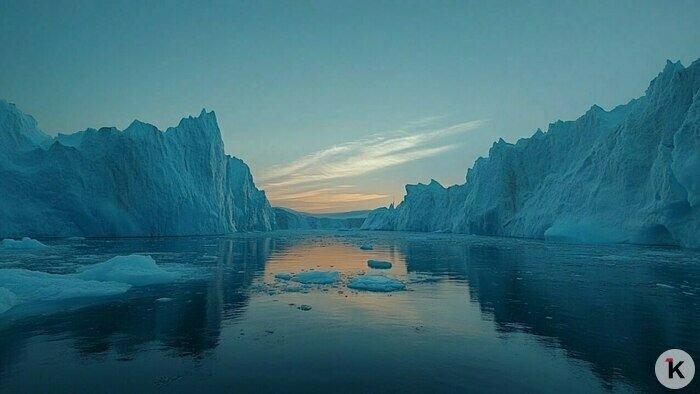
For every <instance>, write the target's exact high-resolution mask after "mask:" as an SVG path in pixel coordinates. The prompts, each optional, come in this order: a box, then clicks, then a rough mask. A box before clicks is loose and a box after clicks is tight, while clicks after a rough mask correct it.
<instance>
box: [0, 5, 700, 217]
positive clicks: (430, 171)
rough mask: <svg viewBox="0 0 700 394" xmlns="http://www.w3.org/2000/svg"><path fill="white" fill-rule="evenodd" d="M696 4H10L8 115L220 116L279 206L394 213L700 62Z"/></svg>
mask: <svg viewBox="0 0 700 394" xmlns="http://www.w3.org/2000/svg"><path fill="white" fill-rule="evenodd" d="M698 20H700V1H695V0H693V1H681V0H670V1H625V0H617V1H581V0H579V1H521V2H514V1H488V2H484V1H467V0H465V1H454V2H453V1H408V0H402V1H377V0H373V1H303V0H295V1H243V2H241V1H223V2H216V1H198V2H194V1H101V0H98V1H38V2H36V1H31V0H21V1H15V0H3V1H0V98H4V99H6V100H8V101H10V102H14V103H16V104H17V106H18V107H19V108H20V109H22V110H23V111H24V112H26V113H29V114H31V115H33V116H34V117H35V118H36V119H37V120H38V122H39V127H40V128H41V129H42V130H44V131H45V132H47V133H48V134H52V135H55V134H56V133H58V132H63V133H69V132H75V131H79V130H84V129H86V128H88V127H94V128H98V127H103V126H116V127H118V128H120V129H123V128H126V127H127V126H128V125H129V124H130V123H131V122H132V121H133V120H134V119H139V120H141V121H144V122H148V123H152V124H154V125H156V126H158V127H159V128H161V129H165V128H167V127H169V126H174V125H177V123H178V122H179V120H180V118H182V117H186V116H189V115H197V114H199V113H200V111H201V109H202V108H206V109H207V110H214V111H215V112H216V115H217V119H218V121H219V127H220V129H221V132H222V138H223V140H224V143H225V146H226V152H227V153H229V154H231V155H234V156H237V157H239V158H241V159H243V160H244V161H245V162H246V163H247V164H248V165H249V166H250V167H251V170H252V172H253V175H254V177H255V181H256V184H257V185H258V187H260V188H262V189H264V190H266V192H267V195H268V198H270V200H271V202H272V204H273V205H277V206H286V207H290V208H294V209H298V210H301V211H308V212H338V211H348V210H359V209H370V208H375V207H378V206H385V205H388V204H389V203H391V202H392V201H396V202H399V201H400V200H401V199H402V197H403V195H404V194H405V189H404V186H405V184H407V183H418V182H422V183H427V182H429V181H430V180H431V179H435V180H437V181H439V182H440V183H442V184H443V185H445V186H447V185H452V184H455V183H463V182H464V180H465V175H466V170H467V168H469V167H470V166H471V165H472V164H473V162H474V160H475V159H476V158H478V157H479V156H486V155H487V154H488V149H489V147H490V146H491V145H492V144H493V142H494V141H496V140H498V138H503V139H505V140H506V141H509V142H515V141H516V140H517V139H519V138H523V137H528V136H530V135H532V134H533V133H534V131H535V130H536V129H537V128H542V129H543V130H546V128H547V126H548V124H549V123H552V122H554V121H556V120H559V119H562V120H569V119H575V118H577V117H579V116H580V115H582V114H583V113H584V112H585V111H586V110H587V109H588V108H590V107H591V106H592V105H593V104H597V105H600V106H601V107H603V108H605V109H611V108H612V107H614V106H615V105H618V104H622V103H626V102H627V101H629V100H630V99H632V98H635V97H638V96H641V95H643V94H644V90H645V89H646V87H647V86H648V84H649V81H650V80H651V79H653V78H654V77H655V76H656V74H658V73H659V72H660V71H661V69H662V68H663V66H664V64H665V61H666V59H671V60H674V61H675V60H681V61H682V62H683V64H685V65H688V64H690V63H691V62H692V61H694V60H695V59H697V58H699V57H700V23H698Z"/></svg>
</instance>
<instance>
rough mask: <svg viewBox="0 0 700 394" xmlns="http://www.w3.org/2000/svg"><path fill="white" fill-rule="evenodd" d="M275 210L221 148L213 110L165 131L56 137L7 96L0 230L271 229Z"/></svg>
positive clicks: (78, 233)
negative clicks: (45, 130) (40, 126)
mask: <svg viewBox="0 0 700 394" xmlns="http://www.w3.org/2000/svg"><path fill="white" fill-rule="evenodd" d="M274 227H275V223H274V213H273V211H272V208H271V207H270V204H269V202H268V200H267V198H266V197H265V193H264V192H263V191H260V190H258V189H257V188H256V187H255V183H254V182H253V177H252V175H251V173H250V169H249V168H248V166H247V165H246V164H245V163H244V162H243V161H241V160H239V159H237V158H235V157H232V156H229V155H227V154H226V153H225V152H224V144H223V141H222V139H221V132H220V130H219V127H218V124H217V120H216V116H215V114H214V112H207V111H205V110H202V112H201V114H200V115H199V116H198V117H188V118H184V119H182V120H181V121H180V123H179V124H178V125H177V126H176V127H171V128H168V129H167V130H165V131H160V130H158V129H157V128H156V127H155V126H152V125H150V124H147V123H143V122H140V121H134V122H133V123H132V124H131V125H130V126H129V127H127V128H126V129H125V130H123V131H122V130H118V129H116V128H114V127H104V128H101V129H87V130H84V131H80V132H77V133H74V134H70V135H65V134H59V135H58V136H56V137H50V136H48V135H46V134H44V133H43V132H42V131H41V130H39V129H38V127H37V123H36V121H35V120H34V118H32V117H31V116H29V115H26V114H24V113H23V112H22V111H20V110H19V109H18V108H17V107H16V106H15V105H14V104H10V103H8V102H6V101H4V100H0V237H15V238H16V237H20V236H30V237H40V236H49V237H121V236H180V235H209V234H227V233H232V232H240V231H268V230H272V229H274Z"/></svg>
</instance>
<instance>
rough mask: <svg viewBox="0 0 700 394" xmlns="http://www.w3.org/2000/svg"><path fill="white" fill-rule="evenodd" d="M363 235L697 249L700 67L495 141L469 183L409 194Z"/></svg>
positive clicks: (672, 70)
mask: <svg viewBox="0 0 700 394" xmlns="http://www.w3.org/2000/svg"><path fill="white" fill-rule="evenodd" d="M362 228H363V229H372V230H406V231H449V232H455V233H467V234H478V235H498V236H510V237H527V238H544V239H548V240H553V241H564V242H577V243H640V244H669V245H680V246H684V247H694V248H697V247H700V60H697V61H695V62H694V63H693V64H692V65H691V66H689V67H687V68H685V67H683V66H682V65H681V64H680V62H678V63H672V62H670V61H669V62H667V64H666V67H665V68H664V70H663V71H662V72H661V73H660V74H659V75H658V76H657V77H656V78H655V79H654V80H653V81H652V82H651V84H650V85H649V87H648V89H647V90H646V93H645V95H644V96H643V97H641V98H639V99H636V100H632V101H631V102H629V103H628V104H625V105H621V106H618V107H616V108H614V109H613V110H611V111H605V110H603V109H602V108H600V107H598V106H593V107H592V108H591V109H590V110H588V111H587V112H586V113H585V114H584V115H583V116H581V117H580V118H578V119H576V120H574V121H567V122H562V121H558V122H556V123H553V124H551V125H550V126H549V129H548V131H547V132H546V133H544V132H542V131H541V130H537V132H536V133H535V134H534V135H533V136H532V137H530V138H527V139H521V140H519V141H517V142H516V143H515V144H510V143H506V142H505V141H503V140H499V141H498V142H496V143H495V144H494V145H493V146H492V147H491V149H490V150H489V155H488V157H486V158H479V159H478V160H477V161H476V162H475V163H474V166H473V168H471V169H469V170H468V171H467V177H466V183H465V184H462V185H455V186H451V187H448V188H444V187H443V186H441V185H440V184H439V183H437V182H435V181H432V182H431V183H430V184H428V185H423V184H418V185H408V186H406V196H405V198H404V200H403V201H402V203H401V204H400V205H399V206H397V207H393V206H391V207H389V208H380V209H378V210H375V211H373V212H371V213H370V215H369V216H368V218H367V220H366V221H365V223H364V224H363V226H362Z"/></svg>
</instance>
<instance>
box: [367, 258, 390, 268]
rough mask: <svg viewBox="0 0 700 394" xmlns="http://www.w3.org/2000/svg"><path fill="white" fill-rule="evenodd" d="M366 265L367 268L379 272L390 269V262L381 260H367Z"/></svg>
mask: <svg viewBox="0 0 700 394" xmlns="http://www.w3.org/2000/svg"><path fill="white" fill-rule="evenodd" d="M367 265H368V266H369V268H376V269H380V270H387V269H389V268H391V263H390V262H388V261H381V260H367Z"/></svg>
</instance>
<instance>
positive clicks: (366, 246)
mask: <svg viewBox="0 0 700 394" xmlns="http://www.w3.org/2000/svg"><path fill="white" fill-rule="evenodd" d="M360 249H362V250H372V249H374V247H373V246H372V245H371V244H368V243H363V244H362V245H360Z"/></svg>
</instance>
